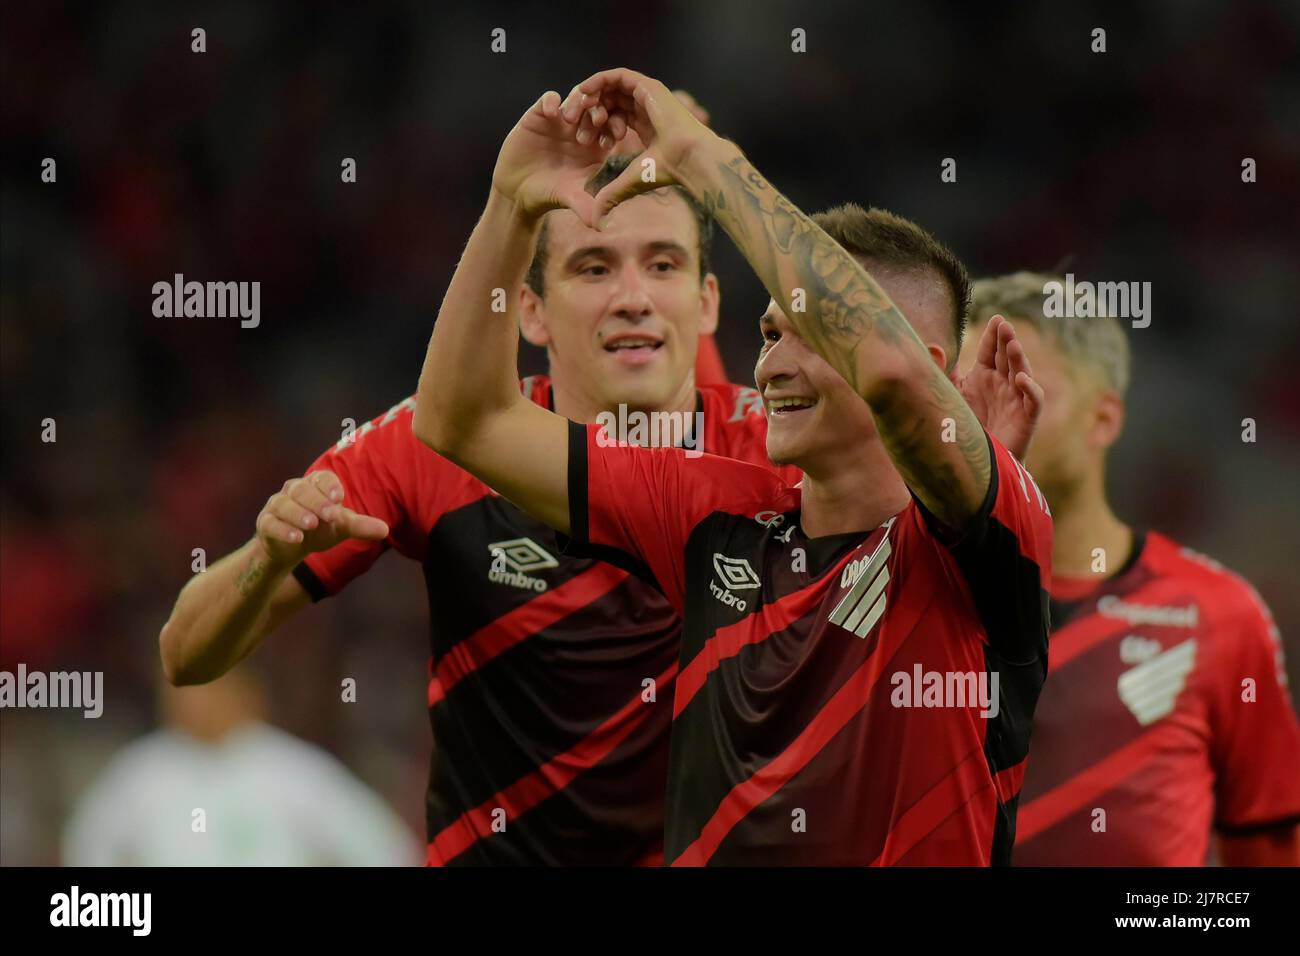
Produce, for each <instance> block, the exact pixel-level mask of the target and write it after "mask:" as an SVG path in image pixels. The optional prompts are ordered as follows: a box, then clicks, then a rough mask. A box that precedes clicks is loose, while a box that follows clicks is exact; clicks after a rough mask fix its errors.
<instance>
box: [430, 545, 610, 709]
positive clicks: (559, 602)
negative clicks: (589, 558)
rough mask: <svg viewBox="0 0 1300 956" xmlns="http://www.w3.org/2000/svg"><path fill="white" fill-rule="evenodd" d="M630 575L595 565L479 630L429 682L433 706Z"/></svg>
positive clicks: (454, 650)
mask: <svg viewBox="0 0 1300 956" xmlns="http://www.w3.org/2000/svg"><path fill="white" fill-rule="evenodd" d="M627 576H628V574H627V572H626V571H623V570H621V569H619V568H616V567H614V566H613V565H609V564H596V565H593V566H592V567H590V568H588V569H587V570H586V571H583V572H582V573H581V574H578V575H575V576H574V577H572V578H570V579H569V580H567V581H565V582H564V583H563V584H561V585H560V586H559V587H556V588H552V589H551V590H549V591H543V592H542V593H541V594H539V595H537V597H535V598H533V599H532V600H531V601H529V602H527V603H526V604H521V605H520V606H519V607H517V608H515V609H514V610H513V611H511V612H509V613H508V614H503V615H501V616H500V617H499V618H497V619H496V620H495V621H493V622H492V623H491V624H487V625H485V626H483V627H481V628H479V629H478V630H477V631H475V632H474V633H473V634H471V635H470V636H469V637H467V638H465V640H463V641H461V642H460V643H458V644H457V645H456V646H455V647H453V648H452V649H451V650H450V651H448V652H447V653H446V654H445V655H443V658H442V660H440V661H439V662H438V666H437V668H436V669H435V671H434V674H433V677H432V678H431V679H430V681H429V706H430V707H432V706H434V705H435V704H437V703H438V702H439V701H440V700H442V699H443V698H444V697H445V696H446V695H447V694H448V693H449V692H450V691H451V689H452V688H453V687H455V686H456V684H457V683H459V682H460V681H461V680H462V679H463V678H464V677H465V676H466V675H467V674H471V673H473V672H474V671H475V670H477V669H478V668H480V667H482V666H483V665H484V664H486V663H487V662H488V661H490V660H492V658H494V657H496V656H497V655H498V654H501V653H503V652H505V651H508V650H510V648H512V647H514V646H515V645H516V644H518V643H520V642H521V641H523V640H526V639H527V638H528V637H529V635H532V634H536V633H537V632H538V631H540V630H542V629H543V628H547V627H550V626H551V625H552V624H554V623H555V622H556V621H558V620H560V619H562V618H565V617H568V616H569V615H570V614H572V613H573V612H574V611H577V610H579V609H581V608H583V607H585V606H586V605H588V604H590V603H591V602H592V601H595V600H597V599H598V598H601V597H603V596H604V595H606V594H608V593H609V592H610V591H612V590H614V588H616V587H618V585H619V584H621V583H622V582H623V579H624V578H626V577H627Z"/></svg>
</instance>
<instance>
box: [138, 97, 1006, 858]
mask: <svg viewBox="0 0 1300 956" xmlns="http://www.w3.org/2000/svg"><path fill="white" fill-rule="evenodd" d="M688 105H689V103H688ZM622 145H626V140H625V141H624V143H623V144H622ZM580 152H581V153H582V156H583V157H585V158H586V160H587V161H588V162H595V163H597V164H598V165H599V172H598V173H597V176H596V178H595V183H597V184H602V183H604V182H606V181H610V180H612V178H613V177H614V176H616V175H617V174H619V173H620V172H621V171H622V170H624V169H626V168H627V166H628V159H627V156H626V155H624V156H622V157H617V158H613V159H610V160H606V161H604V162H601V161H600V160H601V152H602V151H601V150H600V149H598V148H592V149H589V150H582V151H580ZM586 175H590V170H587V171H586V172H584V176H586ZM535 225H537V226H538V228H537V230H536V234H534V233H530V235H529V238H528V241H527V242H526V244H525V246H524V247H523V248H520V249H518V250H516V253H517V254H518V255H519V257H520V259H521V261H523V262H524V263H526V264H527V268H526V271H523V270H521V271H520V272H519V274H517V275H514V276H512V277H511V279H510V280H509V281H506V282H505V283H504V284H502V285H500V286H499V288H501V289H511V290H514V289H518V290H519V291H518V293H517V298H516V299H515V301H514V303H513V304H514V308H512V309H511V311H510V313H509V314H502V313H493V316H494V318H496V319H500V320H503V321H506V322H508V323H509V324H510V325H511V327H512V328H520V329H522V331H523V334H524V335H525V336H526V337H527V338H528V340H529V341H530V342H532V343H534V344H536V345H540V346H543V347H545V348H546V349H547V354H548V358H549V360H550V373H551V374H550V375H549V376H536V377H532V378H529V379H526V380H524V381H523V382H522V383H520V382H519V381H518V379H514V384H513V387H514V389H515V391H516V394H520V393H522V397H523V398H524V399H526V400H528V401H530V402H533V403H535V404H536V405H538V406H539V407H541V408H546V409H551V410H554V411H555V412H556V413H558V414H561V415H564V416H567V417H570V418H573V419H576V420H579V421H594V420H595V418H596V416H597V415H598V414H600V413H601V412H602V411H611V410H616V409H617V408H618V407H619V405H628V406H630V408H631V409H632V410H646V411H651V412H668V411H673V412H677V413H679V414H680V413H683V412H684V413H688V414H689V413H693V412H696V411H699V412H701V413H702V415H703V419H702V420H703V426H704V441H703V448H704V450H706V451H709V452H712V453H715V454H719V455H725V456H730V457H735V458H739V459H742V460H745V461H750V462H753V463H755V464H756V465H760V466H763V467H769V468H770V467H772V466H771V465H770V463H769V461H768V459H767V455H766V452H765V450H764V435H765V431H766V421H765V419H764V416H763V411H762V404H761V399H760V398H759V396H758V393H757V392H756V391H755V390H754V389H752V388H741V387H738V386H735V385H729V384H723V385H699V386H693V385H692V378H691V377H692V369H693V367H695V368H698V366H699V363H698V362H697V359H696V355H695V347H696V343H697V342H699V343H700V344H701V345H706V346H707V344H708V337H707V336H705V337H703V338H701V335H700V333H702V332H711V331H712V330H713V328H714V327H715V325H716V321H717V310H718V300H719V293H718V288H717V282H716V279H715V278H714V277H713V276H712V275H711V273H710V271H709V239H710V236H711V233H712V222H711V219H710V218H709V217H708V216H707V215H705V214H704V213H703V211H702V209H701V208H700V207H699V205H698V204H697V203H695V202H694V200H693V199H691V198H690V196H689V195H688V194H687V193H686V192H685V191H683V190H679V189H665V190H663V191H662V192H659V193H653V194H649V195H646V196H643V197H639V198H637V199H636V200H634V201H630V202H628V203H626V204H624V205H622V206H620V207H619V209H618V210H617V211H616V212H615V214H614V215H613V216H612V217H611V222H610V223H609V224H608V225H607V227H606V228H605V229H604V230H603V231H601V232H597V231H596V230H593V229H590V228H588V227H587V226H585V225H584V224H583V223H582V222H581V221H580V220H579V219H578V217H577V216H575V215H573V214H572V213H570V212H566V211H556V212H555V213H553V214H551V215H547V216H545V217H544V218H543V219H542V220H540V221H539V223H537V224H535ZM492 288H498V287H492ZM491 299H492V293H491V290H490V289H489V290H485V291H484V292H483V297H482V298H481V299H480V300H476V301H475V303H474V304H473V307H474V308H475V309H476V310H477V308H478V307H480V306H484V305H487V304H488V303H489V302H490V300H491ZM516 319H517V320H518V324H517V325H516ZM512 334H515V335H517V334H518V333H517V332H515V333H512ZM1012 341H1013V339H1012V338H1011V337H1010V336H1009V334H1007V333H1004V334H1002V335H1001V336H998V335H992V336H990V338H989V342H988V343H987V344H988V349H987V350H986V352H985V353H984V361H983V363H982V364H981V366H980V368H979V369H977V371H976V373H975V374H973V375H971V376H968V378H967V379H966V380H965V381H964V382H963V387H964V389H965V390H966V393H967V394H968V396H969V397H970V400H971V401H972V402H973V403H975V404H976V405H977V406H979V408H980V410H981V414H983V415H985V416H986V417H987V420H989V421H990V422H991V425H990V427H991V428H994V429H997V430H998V432H997V433H998V434H999V435H1000V436H1001V437H1003V438H1004V440H1006V441H1008V443H1016V442H1020V441H1024V440H1026V439H1027V434H1028V433H1027V430H1026V425H1025V423H1024V420H1023V419H1022V418H1021V417H1019V416H1018V415H1017V412H1018V411H1019V401H1018V398H1017V396H1016V394H1015V392H1014V390H1012V391H1011V392H1010V393H1009V394H1007V393H1006V392H1005V390H1001V391H1000V390H999V387H998V383H999V381H1000V379H999V376H998V373H997V370H996V368H995V365H996V364H997V363H998V362H1002V364H1003V365H1005V364H1006V361H1005V358H1004V356H1005V353H1006V350H1007V348H1008V346H1009V343H1011V342H1012ZM954 348H955V346H954ZM715 367H716V362H715ZM456 374H457V375H459V374H463V373H462V372H461V371H459V370H458V371H457V372H456ZM414 405H415V400H414V398H409V399H407V400H406V401H404V402H401V403H399V404H398V405H396V406H394V407H393V408H392V409H390V410H389V411H388V412H387V413H386V414H384V415H381V416H379V417H377V418H375V419H374V420H373V421H372V422H370V423H368V424H367V425H365V426H363V427H362V428H361V429H360V430H359V431H358V432H357V434H356V436H355V440H354V441H351V442H349V441H340V442H339V443H338V445H337V446H335V447H334V448H332V449H330V450H328V451H326V452H325V453H324V454H322V455H321V456H320V457H319V458H318V459H317V460H316V462H315V463H314V464H313V465H312V466H311V467H310V468H309V469H308V472H307V474H306V476H305V477H302V478H294V479H291V480H289V481H287V482H286V483H285V486H284V487H283V488H282V489H281V490H280V491H279V492H277V493H276V494H275V495H272V496H271V498H270V499H269V500H268V502H267V504H266V506H265V508H263V510H262V512H261V514H260V515H259V516H258V518H257V536H256V537H255V538H254V539H253V540H252V541H250V542H249V543H248V544H246V545H245V546H244V547H242V548H240V549H239V550H238V551H236V552H234V553H233V554H232V555H229V556H227V557H226V558H223V559H222V560H221V561H220V562H217V563H215V564H213V565H212V566H211V567H210V568H209V569H208V571H206V572H205V573H203V574H201V575H198V576H197V577H195V578H194V579H193V580H191V581H190V582H189V583H188V584H187V585H186V587H185V589H184V590H183V591H182V592H181V595H180V598H179V599H178V601H177V604H176V608H175V610H174V611H173V613H172V616H171V619H170V620H169V621H168V623H167V624H166V626H165V627H164V629H163V633H162V636H161V643H162V654H163V661H164V666H165V667H166V668H167V670H168V673H169V675H170V676H171V677H172V679H173V680H175V681H176V682H178V683H194V682H201V681H205V680H209V679H211V678H213V677H215V676H217V675H218V674H220V673H223V672H224V671H225V670H226V669H228V668H229V667H231V666H233V665H234V664H235V663H236V662H237V661H239V660H240V659H242V658H243V657H244V656H245V655H247V654H248V653H251V652H252V651H253V649H254V648H255V647H256V646H257V645H258V644H259V643H260V642H261V640H262V639H263V638H264V637H265V636H266V635H267V634H269V633H270V632H271V631H273V630H274V629H275V628H276V627H277V626H279V624H280V623H282V622H283V621H284V620H286V619H287V618H288V617H290V616H291V615H293V614H295V613H297V612H298V611H299V610H301V609H302V608H303V607H305V606H306V605H307V604H308V603H310V602H311V601H312V600H317V601H319V600H321V599H323V598H325V597H327V596H329V595H333V594H337V593H338V592H339V591H340V590H342V589H343V588H344V587H345V586H346V585H347V584H348V582H350V581H351V580H353V579H354V578H356V577H358V576H359V575H361V574H363V573H365V572H366V571H367V570H368V569H369V568H370V567H371V566H372V565H373V564H374V562H375V561H376V560H377V559H378V558H379V556H380V555H381V554H383V553H384V552H385V551H386V550H388V549H390V548H392V549H394V550H396V551H397V552H398V553H400V554H402V555H404V556H405V557H408V558H411V559H413V560H416V561H419V562H420V563H421V564H422V565H423V568H424V572H425V579H426V582H427V590H428V596H429V604H430V625H431V626H430V655H431V657H430V669H431V678H430V684H429V698H428V703H429V717H430V724H431V727H432V730H433V739H434V752H433V758H432V765H431V769H430V775H429V784H428V791H427V795H426V805H427V814H426V816H427V821H426V822H427V827H428V839H429V847H428V862H430V863H431V864H444V863H451V864H489V863H527V864H584V863H586V864H590V863H598V864H599V863H603V864H629V863H638V862H657V861H659V860H660V859H661V857H662V850H661V846H662V836H663V816H664V789H665V784H666V779H667V761H668V740H669V737H668V734H669V723H670V719H671V706H672V690H673V680H674V677H675V674H676V667H677V654H678V650H679V643H680V635H681V620H680V617H679V616H678V614H677V612H676V611H675V610H674V609H673V608H672V607H671V606H670V605H669V604H668V602H667V601H666V600H665V599H664V598H663V596H662V595H660V594H659V593H658V592H657V591H656V590H654V589H653V588H652V587H650V586H649V585H648V584H646V583H645V582H643V581H642V580H641V579H639V578H637V577H636V576H632V575H629V574H628V573H627V572H626V571H625V570H622V569H620V568H618V567H615V566H613V565H610V564H606V563H604V562H601V561H594V560H590V559H587V558H579V557H573V556H566V555H564V554H561V553H560V552H559V550H558V549H557V548H556V547H555V545H554V544H553V543H552V538H553V535H552V532H551V531H550V529H549V528H546V527H545V526H543V525H541V524H540V523H538V522H537V521H536V520H534V519H533V518H530V517H529V516H528V515H527V514H525V513H524V512H522V511H521V510H519V509H518V508H517V507H515V506H514V505H513V504H511V503H510V502H509V501H508V500H506V499H503V498H501V497H499V496H497V495H495V494H493V493H492V492H491V490H490V489H489V488H488V486H487V485H485V484H484V483H483V482H481V481H479V480H477V479H476V478H474V477H473V476H472V475H470V474H468V473H467V472H464V471H462V470H461V469H460V468H458V467H456V466H455V465H454V464H452V463H451V462H449V461H447V460H446V459H444V458H442V457H440V456H438V455H437V454H435V453H433V452H432V451H430V450H429V449H428V448H427V447H425V446H424V445H422V444H421V443H420V442H419V441H417V440H416V438H415V437H414V435H413V434H412V430H411V417H412V409H413V408H414ZM1003 406H1007V408H1006V412H1005V413H1001V412H999V411H998V409H999V408H1002V407H1003ZM690 417H691V418H692V419H693V418H694V416H693V415H691V416H690ZM784 473H785V474H786V476H787V478H788V479H789V480H794V476H795V474H796V472H794V470H793V469H787V470H785V472H784Z"/></svg>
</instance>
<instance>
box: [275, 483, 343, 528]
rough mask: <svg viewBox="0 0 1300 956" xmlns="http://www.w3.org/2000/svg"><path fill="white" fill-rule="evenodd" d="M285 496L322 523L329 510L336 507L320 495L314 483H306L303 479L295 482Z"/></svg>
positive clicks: (327, 516) (327, 517) (326, 518)
mask: <svg viewBox="0 0 1300 956" xmlns="http://www.w3.org/2000/svg"><path fill="white" fill-rule="evenodd" d="M287 494H288V495H289V497H290V498H291V499H292V500H293V501H294V502H296V503H297V504H300V505H302V507H304V508H306V509H307V510H308V511H310V512H311V513H312V514H314V515H315V516H316V517H317V518H319V519H320V520H322V521H328V520H329V514H328V512H329V510H330V509H332V508H335V507H337V506H336V505H335V504H334V502H332V501H330V500H329V498H328V497H326V496H325V495H323V494H321V492H320V489H319V488H317V487H316V484H315V482H312V481H308V480H307V479H305V478H304V479H302V480H299V481H295V482H294V483H293V485H292V486H291V487H290V488H289V491H288V492H287Z"/></svg>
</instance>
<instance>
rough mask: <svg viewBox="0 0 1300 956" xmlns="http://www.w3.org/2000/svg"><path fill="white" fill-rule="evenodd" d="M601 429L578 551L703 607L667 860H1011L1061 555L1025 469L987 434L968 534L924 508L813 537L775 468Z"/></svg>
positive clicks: (693, 634) (580, 444) (679, 715)
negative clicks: (990, 465)
mask: <svg viewBox="0 0 1300 956" xmlns="http://www.w3.org/2000/svg"><path fill="white" fill-rule="evenodd" d="M597 433H598V429H596V428H595V427H594V426H591V427H585V428H584V427H583V426H579V425H574V426H573V427H572V428H571V431H570V443H569V508H570V524H571V529H570V535H571V539H572V540H571V541H570V542H569V543H568V547H569V548H571V549H572V550H574V551H575V552H577V553H586V554H590V555H597V556H600V557H603V558H605V559H606V560H609V561H611V562H617V563H620V564H621V565H623V566H624V567H627V568H629V569H630V570H633V571H634V572H635V573H637V574H638V575H640V576H641V577H643V578H645V579H646V580H652V581H654V582H655V586H656V587H657V588H658V589H659V590H660V591H661V592H662V593H663V594H664V595H665V596H666V597H667V598H668V601H669V603H670V604H671V605H672V606H673V607H675V608H677V609H678V610H680V611H682V612H683V614H684V617H685V620H686V627H685V631H684V634H683V638H682V653H681V662H680V670H679V673H678V678H677V687H676V697H675V700H674V704H673V710H674V723H673V731H672V733H673V743H672V755H671V766H670V769H669V788H668V812H667V830H666V834H665V860H666V862H668V863H670V864H673V865H693V864H706V863H711V864H723V865H748V864H760V865H761V864H815V865H854V864H918V865H937V864H969V865H977V864H989V863H998V864H1003V863H1006V862H1007V861H1008V859H1009V856H1010V850H1011V845H1012V842H1013V840H1014V832H1015V813H1016V799H1017V794H1018V792H1019V789H1020V780H1021V775H1022V773H1023V769H1024V763H1025V757H1026V750H1027V747H1028V739H1029V728H1030V724H1031V718H1032V714H1033V708H1034V702H1035V700H1036V699H1037V697H1038V693H1039V690H1040V688H1041V686H1042V683H1043V680H1044V678H1045V677H1046V675H1047V661H1046V653H1047V627H1048V617H1047V614H1048V597H1047V584H1048V578H1049V575H1050V558H1051V519H1050V517H1049V513H1048V510H1047V506H1046V503H1045V502H1044V500H1043V498H1042V495H1041V494H1040V493H1039V492H1038V489H1037V487H1036V486H1035V485H1034V483H1033V481H1032V479H1030V477H1029V475H1028V473H1027V472H1026V471H1025V470H1024V468H1023V467H1022V466H1021V465H1020V464H1019V462H1017V461H1016V460H1015V459H1014V457H1013V456H1011V455H1010V454H1009V453H1008V452H1007V451H1006V449H1005V448H1003V447H1002V446H1001V445H1000V444H998V443H997V442H996V441H994V440H992V439H990V441H989V446H990V449H991V455H992V457H993V460H994V462H995V465H996V467H995V468H994V469H993V478H992V480H991V482H990V487H989V492H988V496H987V498H986V500H985V502H984V506H983V507H982V509H981V510H980V512H979V514H978V515H977V516H976V517H975V519H973V521H972V523H971V527H970V528H969V529H968V530H967V531H966V532H965V533H964V534H963V535H962V536H961V537H960V539H958V540H956V541H955V542H954V541H951V540H950V539H951V537H952V536H951V535H949V534H946V533H945V531H944V529H943V528H942V527H941V526H940V525H939V523H938V521H937V519H935V518H933V516H931V515H930V514H929V513H928V512H927V511H926V510H925V509H924V508H923V506H921V505H920V504H919V502H917V501H916V500H913V501H912V503H911V504H910V505H909V506H908V507H907V508H906V509H904V510H903V511H902V512H900V513H899V514H897V515H895V516H894V517H893V518H891V519H890V520H889V521H887V522H886V523H885V524H884V525H882V526H881V527H879V528H877V529H875V530H874V531H871V532H869V533H853V534H839V535H828V536H822V537H817V538H809V537H807V536H806V535H805V534H804V533H803V530H802V528H801V527H800V511H799V508H800V491H799V489H798V488H797V487H791V486H790V485H789V484H787V483H786V482H785V481H783V480H782V479H781V478H780V477H778V476H776V475H774V474H772V473H771V472H769V471H766V470H764V469H761V468H756V467H754V466H752V465H746V464H743V463H740V462H734V461H725V460H723V459H720V458H714V457H712V456H709V455H705V456H704V457H702V458H699V459H694V460H692V459H690V458H688V457H686V456H685V455H684V454H683V453H682V452H681V451H680V450H673V449H643V448H629V447H617V446H615V447H602V442H601V441H600V440H598V438H597ZM606 444H607V443H606ZM945 540H947V541H948V543H945Z"/></svg>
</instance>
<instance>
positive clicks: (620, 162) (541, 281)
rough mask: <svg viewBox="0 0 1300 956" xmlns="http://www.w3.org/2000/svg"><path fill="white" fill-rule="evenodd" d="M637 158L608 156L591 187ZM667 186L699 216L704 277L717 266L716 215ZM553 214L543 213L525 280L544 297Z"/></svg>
mask: <svg viewBox="0 0 1300 956" xmlns="http://www.w3.org/2000/svg"><path fill="white" fill-rule="evenodd" d="M635 158H636V156H635V155H633V154H631V153H620V154H617V155H614V156H610V157H608V158H607V159H606V160H605V162H604V163H602V164H601V167H600V169H599V170H597V172H596V175H595V176H593V177H591V180H590V182H589V183H588V184H587V187H588V189H589V190H591V191H592V192H595V191H596V190H598V189H600V188H602V187H603V186H606V185H608V184H609V183H612V182H613V181H614V180H615V179H617V178H618V177H619V174H620V173H622V172H623V170H625V169H627V167H628V166H629V165H631V163H632V160H633V159H635ZM667 188H669V189H672V190H674V191H675V192H677V194H678V195H680V196H681V197H682V199H683V200H684V201H685V203H686V205H687V206H689V207H690V210H691V213H692V214H694V216H695V231H696V236H697V238H698V240H699V241H698V243H697V244H696V245H697V248H698V251H699V260H700V278H701V279H703V278H704V277H705V276H706V275H708V274H709V272H710V271H712V268H713V263H712V249H713V217H712V216H710V215H709V214H708V213H707V212H705V210H704V207H703V206H701V205H700V204H699V203H698V202H696V201H695V197H694V196H692V195H691V194H690V193H688V192H687V191H686V190H685V189H683V188H682V187H681V186H676V185H674V186H669V187H667ZM549 218H550V216H549V214H548V215H546V216H543V217H542V226H541V228H540V229H539V230H538V231H537V247H536V248H535V249H534V250H533V260H532V262H530V263H529V264H528V274H527V275H526V276H525V277H524V281H525V282H527V283H528V288H530V289H532V290H533V291H534V292H536V293H537V294H538V295H539V296H541V297H543V298H545V295H546V261H547V255H548V253H549V249H548V247H547V230H546V220H547V219H549Z"/></svg>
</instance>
